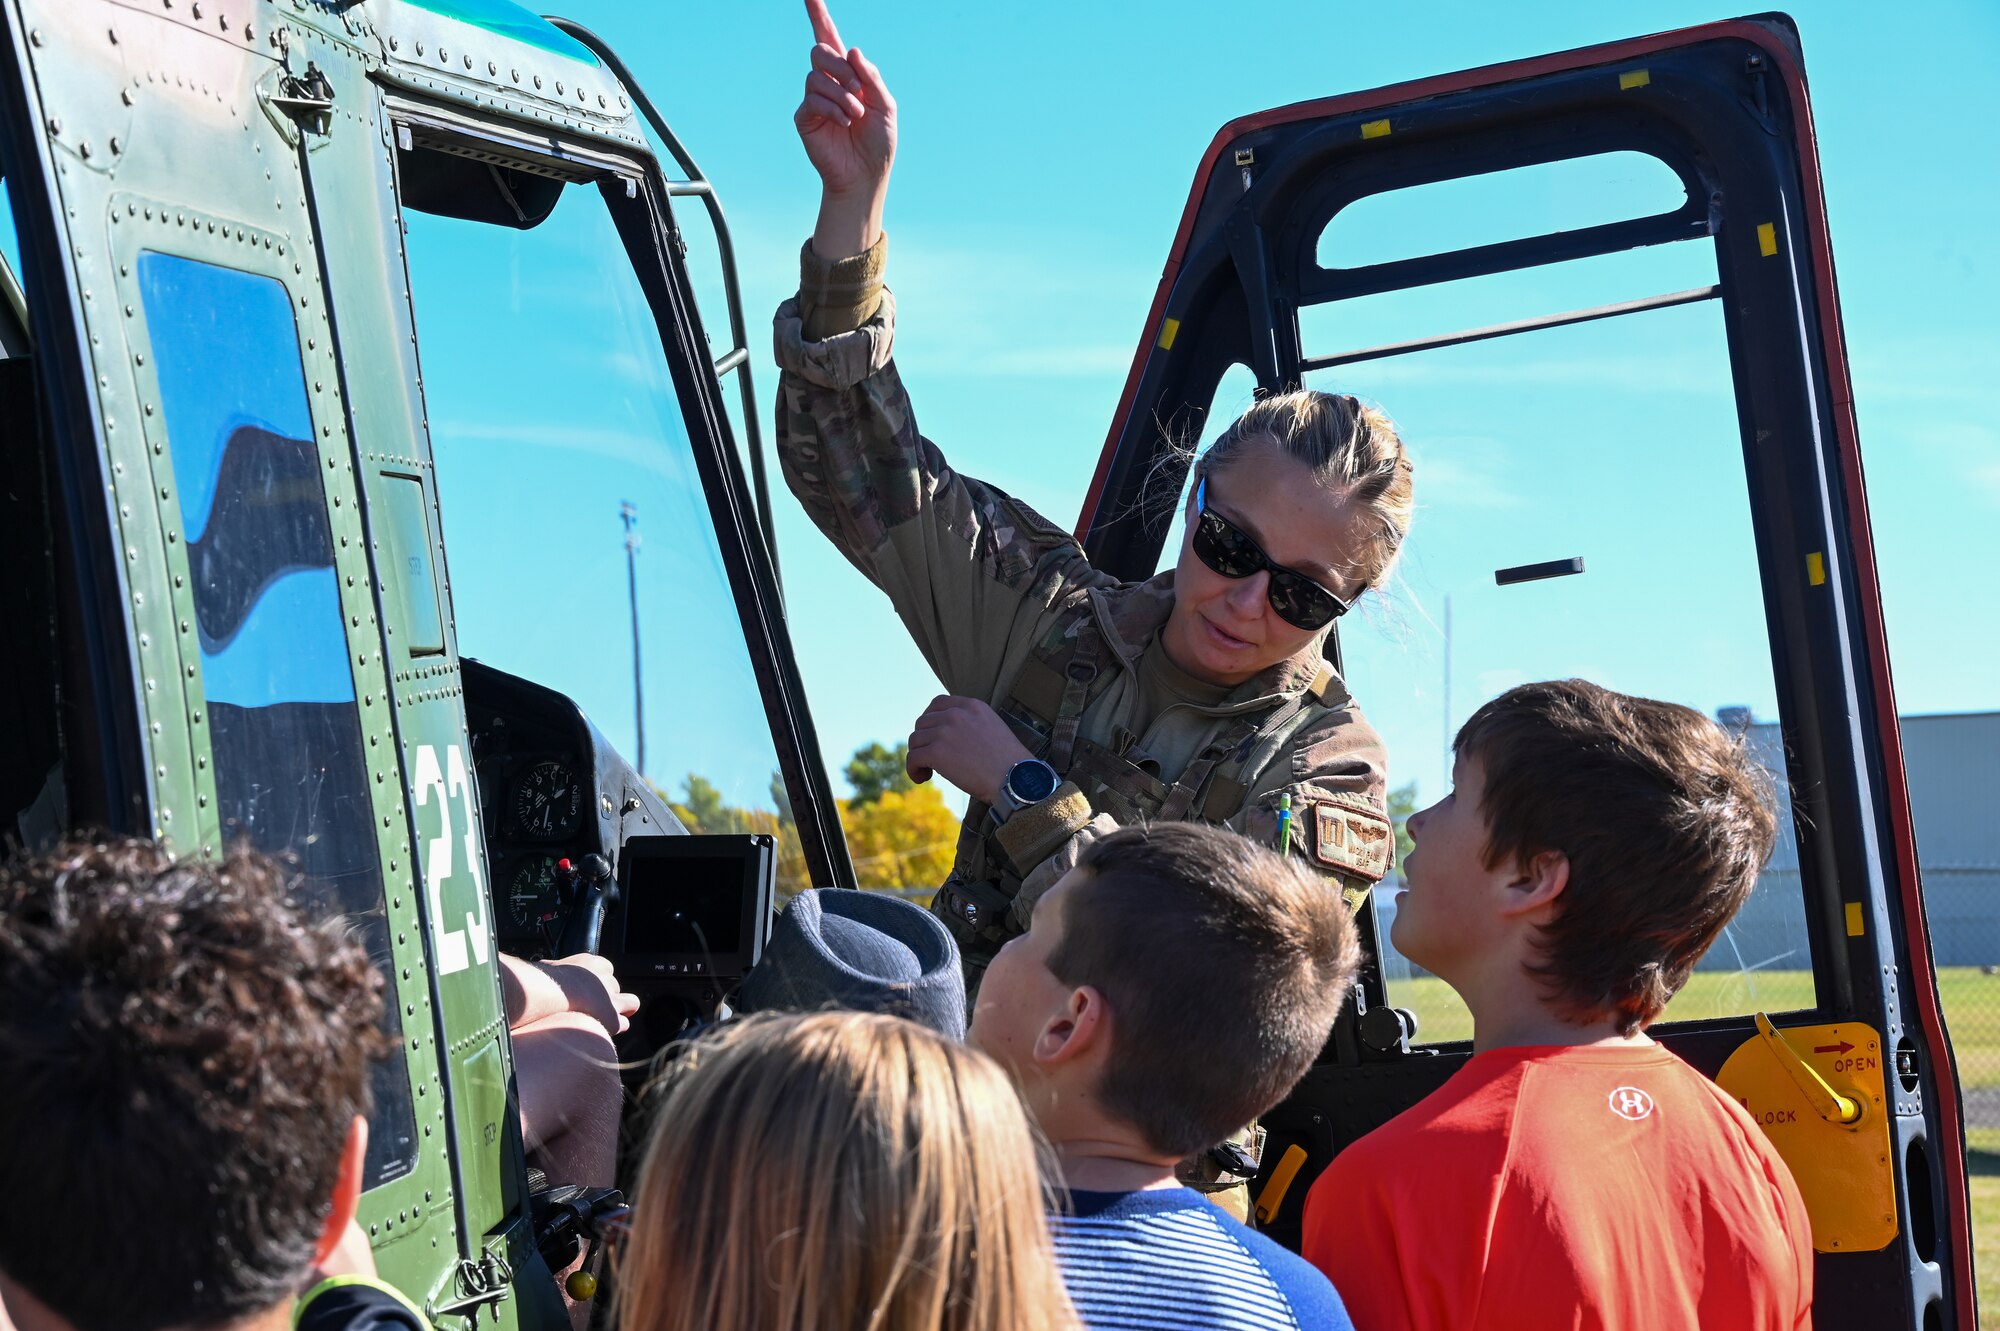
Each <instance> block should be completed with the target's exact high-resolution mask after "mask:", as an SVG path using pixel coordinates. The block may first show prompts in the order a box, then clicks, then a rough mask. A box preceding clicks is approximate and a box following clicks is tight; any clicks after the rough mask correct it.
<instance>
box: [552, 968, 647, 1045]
mask: <svg viewBox="0 0 2000 1331" xmlns="http://www.w3.org/2000/svg"><path fill="white" fill-rule="evenodd" d="M541 970H542V973H543V974H544V975H547V976H548V977H549V978H550V979H551V980H554V981H555V983H556V987H557V988H559V989H561V990H562V993H563V998H564V999H566V1000H567V1001H568V1003H569V1010H570V1011H571V1012H577V1013H581V1014H582V1015H583V1016H586V1017H589V1018H590V1019H592V1020H593V1021H595V1022H597V1023H598V1024H599V1025H600V1026H602V1027H604V1033H605V1034H606V1035H609V1036H611V1037H613V1038H614V1039H615V1038H616V1037H618V1036H619V1035H621V1034H623V1033H624V1032H625V1031H626V1030H628V1029H630V1028H631V1025H632V1014H633V1013H635V1012H637V1011H638V1010H639V996H638V995H637V994H628V993H626V992H624V991H623V990H621V989H620V988H619V987H618V975H617V973H616V972H615V971H613V970H612V969H611V963H610V962H608V961H606V960H605V959H604V958H603V957H600V956H598V955H596V954H595V953H591V952H584V953H580V954H579V955H577V956H574V957H559V958H557V959H555V960H553V961H544V962H542V963H541Z"/></svg>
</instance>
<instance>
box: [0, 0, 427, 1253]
mask: <svg viewBox="0 0 2000 1331" xmlns="http://www.w3.org/2000/svg"><path fill="white" fill-rule="evenodd" d="M269 12H270V11H269V10H267V9H260V8H256V7H247V6H246V7H244V8H243V9H238V10H236V11H235V13H234V15H233V16H232V15H231V14H230V13H228V12H224V13H222V14H217V13H215V12H210V13H208V14H207V15H206V17H203V11H202V7H201V6H198V5H197V6H168V7H161V6H154V7H152V8H151V9H149V10H141V9H136V8H133V7H130V6H127V5H123V4H112V3H99V2H96V0H5V4H4V7H0V14H3V15H4V23H5V31H4V37H5V42H4V45H0V97H4V99H5V100H4V103H0V129H3V130H4V132H5V135H6V143H5V148H6V155H7V163H6V165H7V168H8V169H7V175H8V180H9V186H10V193H11V195H12V198H13V201H14V207H15V212H16V216H17V218H18V219H19V221H20V227H21V244H22V251H23V268H24V271H25V275H26V277H27V282H26V284H25V285H26V286H27V302H28V305H29V307H30V312H31V315H32V316H33V325H34V331H35V334H36V336H35V350H36V357H37V359H38V361H39V362H40V363H39V365H38V367H37V370H38V376H39V382H40V386H41V394H42V397H43V400H44V403H45V405H46V407H47V409H48V410H47V419H46V429H47V431H48V437H49V438H50V439H51V440H52V441H53V452H54V454H55V457H56V462H57V465H56V467H55V468H54V470H55V471H56V473H57V474H58V476H59V478H60V483H61V489H62V493H63V495H64V500H65V503H66V506H67V510H68V512H69V514H70V517H69V525H70V528H71V530H70V535H71V542H70V545H71V549H72V554H71V556H70V557H71V558H73V559H74V560H75V562H76V565H77V567H78V571H79V575H78V577H77V578H76V580H75V589H74V591H73V593H72V594H73V595H74V596H75V597H76V598H77V599H78V601H79V602H80V604H79V605H78V606H77V607H76V616H77V620H78V622H79V623H80V624H81V625H82V631H81V634H80V637H81V639H82V641H83V642H84V643H85V644H86V645H87V650H88V651H89V653H90V654H91V658H92V659H91V662H90V677H91V678H92V680H93V681H94V687H95V689H96V692H95V694H94V695H93V696H91V697H90V699H89V701H88V703H87V707H88V709H89V715H88V720H89V724H90V726H91V727H92V728H93V729H94V731H96V732H101V734H102V736H103V741H102V743H101V745H99V746H98V749H99V751H98V752H92V753H84V754H77V753H73V754H72V759H73V760H75V761H76V762H77V763H78V764H79V766H87V767H88V769H89V770H88V771H87V772H85V773H82V774H81V775H82V776H83V777H84V778H86V780H85V781H83V782H82V783H81V784H90V785H95V786H101V787H102V788H103V789H104V790H105V792H106V794H105V795H104V796H103V799H102V807H101V808H99V809H96V810H92V809H91V808H89V807H87V806H85V807H80V808H78V809H77V810H76V816H77V817H78V818H80V819H83V820H89V821H95V820H96V818H97V817H98V816H100V815H101V817H102V819H103V820H104V822H106V823H108V824H109V825H110V826H112V827H113V828H117V829H122V830H127V831H133V832H150V833H152V834H154V835H156V836H159V837H161V838H163V839H165V840H167V841H168V842H170V843H171V844H173V845H174V846H176V847H178V848H180V849H181V850H183V851H194V850H200V851H202V852H204V853H209V854H215V853H219V852H220V851H221V850H222V848H223V847H224V846H225V845H226V844H228V843H230V842H232V841H234V840H236V839H238V838H242V839H247V840H248V841H249V842H250V843H252V844H253V845H256V846H258V847H259V848H261V849H264V850H267V851H271V852H276V853H281V854H288V855H291V856H294V857H296V860H297V863H298V864H299V866H300V868H301V869H302V871H303V878H304V883H303V888H302V891H303V892H304V894H305V895H306V897H307V898H308V899H309V900H310V901H311V902H312V903H313V904H314V905H316V906H317V907H318V908H320V909H322V910H324V911H327V912H329V913H331V912H339V913H341V914H344V915H345V916H346V917H347V918H348V919H349V920H350V921H352V923H353V925H354V927H355V928H356V929H357V931H358V932H359V933H360V934H361V935H362V936H363V937H364V938H365V939H366V941H367V943H368V946H369V949H370V952H371V954H372V956H373V957H374V960H375V962H376V965H377V967H378V968H379V969H380V970H381V972H382V974H383V976H384V978H385V980H386V982H387V985H386V994H387V996H388V1003H387V1006H386V1011H385V1013H384V1022H385V1025H386V1026H387V1028H388V1029H389V1031H390V1032H391V1033H392V1034H394V1035H395V1036H396V1037H397V1039H396V1045H395V1048H396V1053H395V1054H394V1056H392V1057H391V1058H389V1059H387V1060H385V1061H384V1062H383V1063H382V1064H381V1065H379V1068H378V1072H377V1075H376V1077H375V1081H374V1088H373V1089H374V1113H373V1115H372V1118H371V1123H370V1133H369V1153H368V1161H367V1167H366V1186H367V1188H368V1193H367V1195H366V1197H365V1198H364V1201H363V1206H362V1213H361V1219H362V1222H363V1224H364V1225H365V1226H369V1227H371V1228H372V1229H374V1230H375V1231H376V1233H377V1234H378V1236H379V1235H382V1234H386V1233H393V1234H394V1235H395V1236H396V1237H397V1238H399V1239H404V1240H406V1241H405V1242H403V1243H401V1244H398V1245H385V1244H384V1243H383V1242H382V1240H381V1239H380V1238H378V1253H379V1260H380V1262H381V1265H382V1268H383V1270H384V1272H385V1273H386V1274H388V1275H390V1276H391V1277H392V1278H396V1277H397V1276H398V1275H399V1273H400V1272H401V1270H402V1266H403V1264H402V1260H401V1257H400V1254H410V1255H412V1256H414V1255H415V1254H416V1252H417V1250H418V1249H419V1247H421V1248H422V1249H424V1250H425V1251H426V1253H428V1250H430V1249H431V1248H432V1246H433V1245H434V1244H435V1245H439V1246H443V1247H445V1248H446V1250H447V1251H450V1250H453V1249H455V1248H456V1247H457V1245H458V1239H457V1236H456V1222H455V1219H454V1216H453V1213H452V1210H451V1205H450V1198H451V1196H452V1192H453V1182H452V1178H451V1175H450V1172H449V1169H448V1165H447V1162H446V1159H445V1154H444V1152H442V1151H439V1150H437V1149H428V1150H426V1149H423V1147H424V1146H425V1144H426V1141H427V1138H428V1137H429V1135H430V1131H431V1126H430V1120H431V1119H432V1118H433V1117H434V1116H435V1113H436V1109H437V1102H438V1100H439V1099H440V1098H441V1097H439V1096H438V1095H437V1093H436V1090H435V1088H436V1087H437V1085H438V1078H439V1059H438V1054H439V1050H438V1049H437V1047H436V1042H435V1041H433V1040H431V1039H429V1038H427V1037H428V1036H429V1035H430V1033H431V1018H430V1013H429V1011H428V1000H427V998H426V996H425V995H424V994H423V992H422V988H423V986H422V983H421V977H422V974H423V967H424V945H425V935H424V931H423V929H422V928H421V927H420V924H419V907H418V904H417V893H416V890H415V883H414V879H413V877H412V864H411V859H410V855H409V850H408V847H407V845H406V844H405V838H404V835H403V834H402V833H400V831H399V830H398V829H399V828H400V827H401V826H402V825H403V822H404V817H403V802H402V794H401V790H400V783H399V781H398V780H397V779H396V771H397V764H396V758H395V755H396V747H395V735H394V731H393V729H392V726H391V721H390V716H389V708H388V707H387V706H386V700H387V696H388V678H387V675H386V673H385V668H384V656H383V641H382V630H381V627H380V625H379V623H378V618H377V612H376V607H375V601H374V597H373V596H372V594H371V578H370V570H369V564H368V559H367V543H366V539H365V533H364V531H363V528H362V525H361V520H360V503H359V494H358V491H357V488H356V481H355V475H354V467H353V461H352V459H353V453H352V450H351V447H350V444H349V439H348V420H349V416H348V412H347V411H346V409H345V404H344V402H343V385H342V381H341V376H340V374H339V373H338V372H337V368H336V366H335V363H334V359H333V338H332V329H331V325H330V322H329V311H328V308H327V301H326V293H325V291H324V289H323V287H322V285H321V281H320V271H321V259H320V254H319V237H318V236H317V235H316V234H315V231H314V228H313V226H312V223H311V218H310V215H309V213H308V210H307V209H306V207H305V206H304V205H305V198H306V187H305V181H304V177H303V174H302V171H301V165H300V155H301V154H300V150H299V142H300V140H299V136H298V131H297V126H296V125H295V123H294V122H293V120H292V119H291V116H290V114H289V113H288V111H287V110H286V107H287V106H288V105H290V104H293V103H295V102H297V101H298V100H300V99H302V98H307V99H309V98H310V97H311V96H312V93H311V90H310V89H309V88H306V87H305V86H304V85H303V84H302V83H301V81H300V79H299V78H298V77H297V75H296V71H299V70H301V69H303V66H304V63H305V62H304V61H302V60H299V59H297V58H295V57H294V55H293V50H294V47H295V45H297V46H302V45H304V44H306V42H307V37H306V35H305V34H304V33H303V32H302V31H286V30H283V29H275V28H274V29H267V28H266V26H265V24H264V21H263V18H264V15H265V14H267V13H269ZM378 151H379V149H378ZM413 976H415V977H417V978H416V980H415V981H413V980H412V977H413ZM420 1014H421V1015H420ZM426 1239H428V1240H429V1242H426V1241H425V1240H426Z"/></svg>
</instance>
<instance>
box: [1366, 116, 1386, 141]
mask: <svg viewBox="0 0 2000 1331" xmlns="http://www.w3.org/2000/svg"><path fill="white" fill-rule="evenodd" d="M1361 137H1362V138H1364V139H1386V138H1388V137H1389V122H1388V121H1386V120H1370V121H1368V122H1367V123H1366V124H1364V125H1362V126H1361Z"/></svg>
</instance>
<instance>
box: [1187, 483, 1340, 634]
mask: <svg viewBox="0 0 2000 1331" xmlns="http://www.w3.org/2000/svg"><path fill="white" fill-rule="evenodd" d="M1194 506H1195V509H1196V510H1197V516H1196V518H1195V524H1194V553H1195V556H1196V558H1198V559H1200V560H1201V562H1202V563H1204V564H1206V565H1208V567H1209V568H1211V569H1213V570H1214V571H1215V572H1217V573H1220V574H1221V575H1222V576H1223V577H1225V578H1247V577H1249V576H1250V575H1251V574H1253V573H1256V572H1258V571H1259V570H1268V571H1269V572H1270V574H1271V583H1270V586H1269V588H1268V589H1267V590H1266V593H1265V594H1266V595H1268V596H1269V597H1270V598H1271V609H1273V610H1275V611H1277V612H1278V618H1280V619H1282V620H1284V621H1285V622H1286V623H1287V624H1291V625H1295V626H1296V627H1298V628H1302V629H1318V628H1325V627H1326V626H1327V625H1328V624H1331V623H1332V622H1333V621H1334V620H1336V619H1338V618H1340V617H1341V616H1342V615H1344V614H1346V613H1347V611H1348V609H1349V608H1350V607H1351V606H1352V604H1353V603H1352V602H1350V601H1343V600H1341V599H1340V598H1339V597H1338V596H1335V595H1334V594H1333V593H1332V592H1330V591H1328V590H1327V589H1326V588H1324V587H1322V586H1320V585H1319V584H1318V583H1317V582H1314V581H1313V580H1312V579H1311V578H1308V577H1307V576H1306V575H1305V574H1303V573H1294V572H1293V571H1292V570H1291V569H1288V568H1283V567H1281V566H1279V565H1277V564H1274V563H1272V562H1271V557H1270V556H1269V555H1267V554H1265V553H1264V551H1263V549H1262V548H1261V547H1259V546H1258V544H1257V542H1255V541H1253V540H1251V539H1250V536H1249V534H1248V533H1246V532H1245V531H1244V530H1243V529H1242V528H1241V527H1238V526H1237V525H1236V524H1235V523H1233V522H1231V521H1230V520H1229V519H1227V518H1225V517H1223V516H1222V515H1221V514H1219V513H1217V512H1215V511H1214V510H1213V509H1211V508H1209V506H1208V478H1207V477H1206V476H1204V477H1202V478H1201V481H1200V483H1199V484H1197V485H1196V486H1195V488H1194Z"/></svg>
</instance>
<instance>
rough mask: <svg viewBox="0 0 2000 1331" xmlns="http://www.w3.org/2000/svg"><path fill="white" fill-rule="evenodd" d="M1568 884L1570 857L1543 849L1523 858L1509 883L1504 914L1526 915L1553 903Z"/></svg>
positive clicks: (1502, 910)
mask: <svg viewBox="0 0 2000 1331" xmlns="http://www.w3.org/2000/svg"><path fill="white" fill-rule="evenodd" d="M1568 886H1569V856H1567V855H1565V854H1563V853H1562V852H1561V851H1559V850H1544V851H1540V852H1538V853H1536V854H1534V855H1531V856H1529V857H1528V858H1527V859H1525V860H1523V861H1522V862H1521V864H1520V867H1519V868H1518V869H1517V870H1516V871H1515V874H1514V878H1513V880H1512V881H1511V882H1509V883H1508V884H1507V892H1506V900H1505V902H1504V904H1503V905H1502V906H1501V908H1500V913H1501V914H1502V915H1526V914H1528V913H1529V912H1530V911H1535V910H1539V909H1541V908H1542V907H1544V906H1547V905H1550V904H1552V903H1553V902H1554V901H1555V900H1556V898H1558V897H1560V896H1561V895H1562V894H1563V891H1564V889H1565V888H1567V887H1568Z"/></svg>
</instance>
